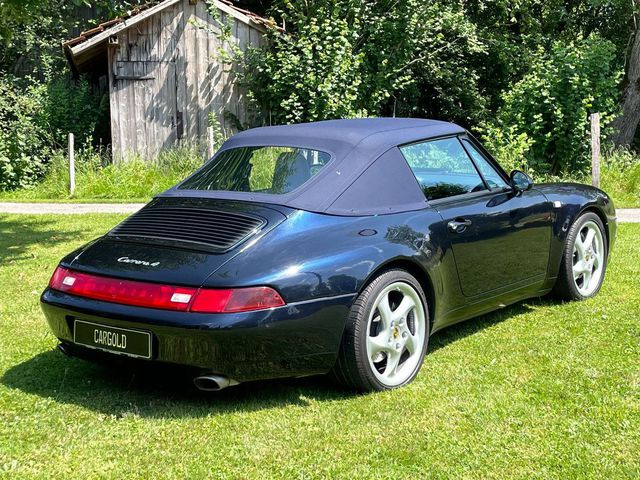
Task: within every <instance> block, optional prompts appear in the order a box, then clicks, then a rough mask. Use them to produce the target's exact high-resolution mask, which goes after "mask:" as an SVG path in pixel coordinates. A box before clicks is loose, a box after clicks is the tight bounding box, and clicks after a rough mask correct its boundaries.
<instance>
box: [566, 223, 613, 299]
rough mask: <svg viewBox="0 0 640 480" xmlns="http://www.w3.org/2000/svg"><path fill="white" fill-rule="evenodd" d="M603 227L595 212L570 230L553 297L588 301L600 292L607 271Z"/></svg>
mask: <svg viewBox="0 0 640 480" xmlns="http://www.w3.org/2000/svg"><path fill="white" fill-rule="evenodd" d="M607 260H608V251H607V238H606V231H605V228H604V225H603V224H602V220H600V217H598V215H596V214H595V213H593V212H586V213H583V214H582V215H580V216H579V217H578V218H577V219H576V220H575V222H573V225H572V226H571V228H570V229H569V233H568V234H567V239H566V241H565V245H564V250H563V252H562V260H561V262H560V271H559V273H558V278H557V280H556V284H555V286H554V289H553V295H554V296H555V297H556V298H558V299H561V300H585V299H587V298H591V297H593V296H595V295H597V293H598V292H599V291H600V288H601V287H602V282H603V281H604V276H605V272H606V269H607Z"/></svg>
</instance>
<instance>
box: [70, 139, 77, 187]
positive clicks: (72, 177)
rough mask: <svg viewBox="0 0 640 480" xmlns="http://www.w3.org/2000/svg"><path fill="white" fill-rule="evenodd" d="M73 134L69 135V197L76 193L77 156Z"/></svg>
mask: <svg viewBox="0 0 640 480" xmlns="http://www.w3.org/2000/svg"><path fill="white" fill-rule="evenodd" d="M73 140H74V139H73V133H70V134H69V195H71V196H73V194H74V193H75V192H76V155H75V150H74V145H73V143H74V141H73Z"/></svg>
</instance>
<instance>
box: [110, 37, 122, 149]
mask: <svg viewBox="0 0 640 480" xmlns="http://www.w3.org/2000/svg"><path fill="white" fill-rule="evenodd" d="M116 54H117V50H116V49H115V48H114V47H109V49H108V50H107V68H108V78H109V119H110V122H111V156H112V161H117V160H119V159H120V158H121V156H122V145H121V144H120V110H119V106H118V91H117V89H116V88H115V85H114V84H115V81H114V71H113V70H114V66H115V59H116Z"/></svg>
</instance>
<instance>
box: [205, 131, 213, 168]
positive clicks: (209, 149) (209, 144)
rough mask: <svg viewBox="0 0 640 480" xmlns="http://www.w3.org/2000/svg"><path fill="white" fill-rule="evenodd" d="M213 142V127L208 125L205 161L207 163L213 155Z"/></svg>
mask: <svg viewBox="0 0 640 480" xmlns="http://www.w3.org/2000/svg"><path fill="white" fill-rule="evenodd" d="M214 143H215V140H214V138H213V127H212V126H211V125H209V126H208V127H207V158H206V160H207V161H208V160H209V159H210V158H211V157H213V154H214V153H215V151H214V150H215V145H214Z"/></svg>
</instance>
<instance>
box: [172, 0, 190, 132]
mask: <svg viewBox="0 0 640 480" xmlns="http://www.w3.org/2000/svg"><path fill="white" fill-rule="evenodd" d="M175 10H176V15H175V17H174V24H175V27H174V29H173V37H174V41H175V52H174V54H175V62H176V81H177V84H176V115H179V114H182V126H183V129H184V127H185V123H186V119H185V117H186V113H187V112H186V108H187V75H186V71H185V60H184V54H185V35H184V32H185V15H184V11H183V7H182V4H180V5H177V6H176V7H175ZM185 134H186V130H183V135H185Z"/></svg>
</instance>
